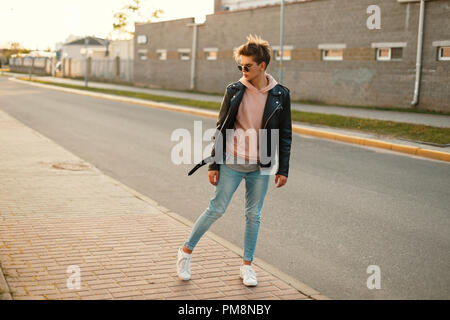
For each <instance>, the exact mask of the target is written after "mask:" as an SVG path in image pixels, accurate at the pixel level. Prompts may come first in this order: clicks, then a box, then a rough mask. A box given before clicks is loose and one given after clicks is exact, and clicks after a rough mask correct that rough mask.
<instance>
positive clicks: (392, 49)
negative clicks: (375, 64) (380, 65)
mask: <svg viewBox="0 0 450 320" xmlns="http://www.w3.org/2000/svg"><path fill="white" fill-rule="evenodd" d="M404 47H406V42H380V43H372V48H376V49H377V60H378V61H399V60H402V58H403V48H404Z"/></svg>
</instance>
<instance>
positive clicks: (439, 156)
mask: <svg viewBox="0 0 450 320" xmlns="http://www.w3.org/2000/svg"><path fill="white" fill-rule="evenodd" d="M10 79H12V80H13V81H17V82H21V83H26V84H28V85H32V86H36V87H42V88H51V89H54V90H59V91H65V92H70V93H76V94H82V95H87V96H91V97H97V98H103V99H109V100H114V101H120V102H126V103H134V104H138V105H142V106H147V107H153V108H158V109H165V110H171V111H177V112H184V113H190V114H195V115H200V116H204V117H208V118H214V119H217V116H218V112H217V111H206V110H199V109H197V108H190V107H183V106H176V105H171V104H167V103H160V102H149V101H146V100H142V99H136V98H126V97H119V96H115V95H111V94H104V93H97V92H89V91H84V90H80V89H71V88H64V87H58V86H54V85H49V84H41V83H33V82H30V81H25V80H19V79H16V78H10ZM292 131H293V132H296V133H299V134H304V135H309V136H314V137H318V138H323V139H328V140H336V141H341V142H346V143H351V144H358V145H363V146H367V147H375V148H380V149H386V150H390V151H394V152H400V153H405V154H410V155H415V156H419V157H423V158H429V159H434V160H440V161H445V162H450V153H447V152H441V151H435V150H430V149H424V148H419V147H413V146H407V145H401V144H396V143H390V142H385V141H381V140H375V139H369V138H360V137H355V136H350V135H344V134H340V133H334V132H327V131H322V130H318V129H310V128H303V127H301V126H298V125H295V124H293V125H292Z"/></svg>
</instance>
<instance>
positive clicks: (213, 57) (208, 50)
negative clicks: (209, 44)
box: [203, 48, 219, 61]
mask: <svg viewBox="0 0 450 320" xmlns="http://www.w3.org/2000/svg"><path fill="white" fill-rule="evenodd" d="M218 51H219V49H218V48H203V52H204V53H205V58H206V60H209V61H213V60H217V55H218V54H217V53H218ZM212 52H214V53H215V54H213V55H210V53H212Z"/></svg>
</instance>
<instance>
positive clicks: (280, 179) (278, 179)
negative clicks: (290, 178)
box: [275, 174, 287, 188]
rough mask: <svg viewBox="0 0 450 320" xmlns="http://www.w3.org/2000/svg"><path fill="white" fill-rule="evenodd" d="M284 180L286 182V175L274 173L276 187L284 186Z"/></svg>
mask: <svg viewBox="0 0 450 320" xmlns="http://www.w3.org/2000/svg"><path fill="white" fill-rule="evenodd" d="M286 182H287V177H286V176H283V175H282V174H277V175H276V178H275V184H276V185H277V188H279V187H282V186H284V185H285V184H286ZM277 183H278V184H277Z"/></svg>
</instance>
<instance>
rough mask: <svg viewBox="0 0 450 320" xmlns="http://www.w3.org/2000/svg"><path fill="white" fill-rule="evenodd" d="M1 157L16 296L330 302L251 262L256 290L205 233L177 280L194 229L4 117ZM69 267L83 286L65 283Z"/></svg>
mask: <svg viewBox="0 0 450 320" xmlns="http://www.w3.org/2000/svg"><path fill="white" fill-rule="evenodd" d="M0 154H1V157H0V181H1V184H0V264H1V267H2V268H3V273H4V275H5V278H6V281H7V287H9V290H10V293H11V296H12V298H13V299H306V298H308V296H309V298H313V299H321V298H326V297H323V296H320V295H319V293H318V292H316V291H314V290H312V289H310V288H308V287H307V286H305V290H302V291H303V293H304V294H302V293H301V292H299V291H298V290H297V289H295V288H294V287H292V286H291V285H289V284H288V283H286V282H285V281H284V280H281V279H280V278H278V277H277V276H275V275H273V274H272V273H270V272H269V271H268V268H265V267H264V268H263V267H261V266H259V265H257V264H254V267H255V270H256V271H257V273H258V279H259V285H258V286H257V287H253V288H248V287H245V286H244V285H243V284H242V282H241V279H240V278H239V265H240V264H241V257H240V256H239V255H238V254H236V253H234V251H232V250H230V249H229V248H227V247H225V246H223V245H222V244H220V243H219V242H217V241H216V240H215V239H214V238H213V236H212V235H209V234H206V235H205V237H203V238H202V240H201V241H200V242H199V244H198V246H197V248H196V252H195V253H194V255H193V258H192V280H191V281H188V282H184V281H182V280H179V279H178V278H177V274H176V269H175V259H176V252H177V248H178V247H179V246H180V245H181V244H182V243H183V242H184V240H185V239H186V238H187V236H188V235H189V232H190V227H188V226H187V225H185V224H183V223H181V222H179V221H177V220H176V219H174V218H173V217H172V216H173V215H176V214H175V213H171V212H168V209H166V208H163V207H160V206H158V204H157V203H156V202H155V201H152V200H151V199H148V198H146V197H144V196H142V195H140V194H139V193H137V192H135V191H133V190H131V189H129V188H128V187H126V186H124V185H123V184H121V183H119V182H117V181H115V180H113V179H112V178H110V177H108V176H106V175H104V174H103V173H102V172H100V171H99V170H98V169H96V168H95V167H93V166H92V165H90V164H88V163H86V162H84V161H83V160H81V159H79V158H78V157H76V156H74V155H73V154H71V153H70V152H68V151H66V150H65V149H63V148H62V147H60V146H58V145H56V144H55V143H54V142H52V141H51V140H49V139H47V138H46V137H43V136H42V135H40V134H39V133H37V132H36V131H34V130H32V129H30V128H28V127H26V126H25V125H23V124H22V123H20V122H19V121H17V120H15V119H14V118H12V117H10V116H9V115H7V114H6V113H4V112H1V111H0ZM69 266H78V267H79V268H80V271H81V287H80V289H69V288H68V287H67V281H68V279H69V278H70V277H71V276H72V275H73V274H72V273H68V272H67V270H68V267H69ZM0 272H1V270H0ZM307 295H308V296H307Z"/></svg>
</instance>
